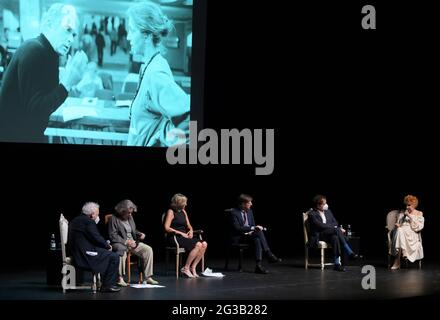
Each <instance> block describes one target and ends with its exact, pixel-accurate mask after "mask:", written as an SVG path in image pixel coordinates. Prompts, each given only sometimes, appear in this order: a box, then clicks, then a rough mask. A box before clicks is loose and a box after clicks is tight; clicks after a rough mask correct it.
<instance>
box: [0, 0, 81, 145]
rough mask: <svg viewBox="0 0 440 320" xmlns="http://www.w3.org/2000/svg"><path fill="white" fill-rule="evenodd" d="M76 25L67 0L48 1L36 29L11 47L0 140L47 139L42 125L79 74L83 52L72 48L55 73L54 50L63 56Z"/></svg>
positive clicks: (0, 105) (0, 100)
mask: <svg viewBox="0 0 440 320" xmlns="http://www.w3.org/2000/svg"><path fill="white" fill-rule="evenodd" d="M77 27H78V17H77V14H76V10H75V8H74V7H73V6H71V5H66V4H61V3H56V4H53V5H52V6H51V7H50V8H49V10H48V11H47V13H46V14H45V16H44V17H43V20H42V25H41V31H42V33H41V34H40V35H39V36H38V37H37V38H35V39H30V40H28V41H26V42H24V43H23V44H22V45H21V46H20V47H19V48H18V49H17V51H16V52H15V54H14V56H13V58H12V60H11V62H10V64H9V65H8V68H7V70H6V72H5V75H4V78H3V87H2V89H1V92H0V141H5V142H47V138H46V137H45V136H44V130H45V128H46V127H47V124H48V119H49V116H50V114H51V113H52V112H53V111H55V110H56V109H57V108H58V107H59V106H60V105H61V104H62V103H63V102H64V100H65V99H66V98H67V94H68V92H69V90H70V89H71V87H72V86H73V85H75V84H76V83H78V81H79V80H80V79H81V76H82V72H83V71H84V69H85V67H86V64H87V57H86V55H85V54H84V53H83V52H82V51H78V52H77V53H76V54H75V56H74V57H73V58H70V57H69V59H68V62H67V64H66V67H65V72H64V73H63V77H62V79H60V78H59V56H65V55H66V54H67V53H68V52H69V50H70V46H71V45H72V43H73V38H74V36H75V35H76V30H77Z"/></svg>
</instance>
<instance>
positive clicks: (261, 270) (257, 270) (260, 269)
mask: <svg viewBox="0 0 440 320" xmlns="http://www.w3.org/2000/svg"><path fill="white" fill-rule="evenodd" d="M255 273H259V274H268V273H269V271H267V270H266V269H264V267H263V266H262V265H261V264H257V266H256V267H255Z"/></svg>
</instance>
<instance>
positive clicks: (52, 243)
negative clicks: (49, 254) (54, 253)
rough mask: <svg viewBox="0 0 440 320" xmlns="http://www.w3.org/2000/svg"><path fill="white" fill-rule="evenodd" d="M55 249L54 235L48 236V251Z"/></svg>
mask: <svg viewBox="0 0 440 320" xmlns="http://www.w3.org/2000/svg"><path fill="white" fill-rule="evenodd" d="M56 249H57V243H56V241H55V234H54V233H52V235H51V236H50V250H56Z"/></svg>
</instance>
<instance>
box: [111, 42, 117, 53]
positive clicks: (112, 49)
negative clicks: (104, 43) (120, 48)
mask: <svg viewBox="0 0 440 320" xmlns="http://www.w3.org/2000/svg"><path fill="white" fill-rule="evenodd" d="M116 45H117V42H116V41H112V43H111V45H110V55H114V54H115V53H116Z"/></svg>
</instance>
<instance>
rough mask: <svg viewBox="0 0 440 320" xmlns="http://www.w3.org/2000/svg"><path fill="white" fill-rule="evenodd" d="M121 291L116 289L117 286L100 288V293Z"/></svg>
mask: <svg viewBox="0 0 440 320" xmlns="http://www.w3.org/2000/svg"><path fill="white" fill-rule="evenodd" d="M119 291H121V288H118V287H117V286H111V287H109V288H104V287H103V288H101V292H119Z"/></svg>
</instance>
